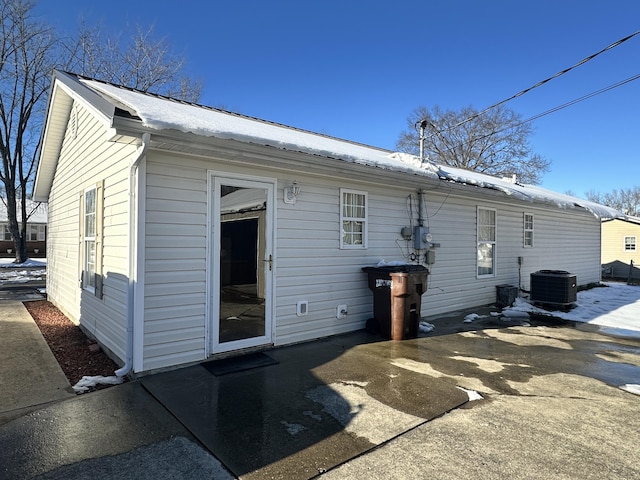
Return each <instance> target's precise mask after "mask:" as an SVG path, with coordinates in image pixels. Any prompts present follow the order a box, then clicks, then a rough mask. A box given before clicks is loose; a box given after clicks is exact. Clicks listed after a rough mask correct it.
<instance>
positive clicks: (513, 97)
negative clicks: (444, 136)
mask: <svg viewBox="0 0 640 480" xmlns="http://www.w3.org/2000/svg"><path fill="white" fill-rule="evenodd" d="M636 35H640V30H638V31H636V32H634V33H632V34H631V35H627V36H626V37H624V38H621V39H620V40H618V41H616V42H613V43H612V44H611V45H609V46H607V47H605V48H603V49H602V50H600V51H599V52H596V53H594V54H592V55H589V56H588V57H585V58H583V59H582V60H580V61H579V62H578V63H576V64H574V65H572V66H570V67H568V68H565V69H564V70H560V71H559V72H558V73H556V74H555V75H552V76H550V77H548V78H545V79H544V80H542V81H540V82H538V83H536V84H535V85H532V86H531V87H529V88H525V89H524V90H521V91H520V92H518V93H516V94H515V95H512V96H510V97H509V98H506V99H504V100H501V101H499V102H498V103H494V104H493V105H491V106H490V107H487V108H485V109H484V110H482V111H481V112H478V113H476V114H475V115H472V116H470V117H469V118H466V119H465V120H462V121H461V122H458V123H457V124H456V125H453V126H451V127H448V128H446V129H444V130H440V131H439V133H440V132H442V131H446V130H451V129H453V128H457V127H459V126H461V125H464V124H465V123H467V122H470V121H471V120H474V119H476V118H478V117H479V116H481V115H484V114H485V113H487V112H488V111H489V110H491V109H492V108H496V107H498V106H500V105H503V104H505V103H507V102H510V101H511V100H513V99H515V98H518V97H521V96H522V95H524V94H525V93H528V92H530V91H531V90H533V89H535V88H538V87H541V86H542V85H544V84H545V83H548V82H550V81H551V80H553V79H555V78H558V77H560V76H562V75H564V74H565V73H568V72H570V71H571V70H573V69H575V68H577V67H579V66H581V65H584V64H585V63H587V62H589V61H591V60H593V59H594V58H596V57H597V56H598V55H601V54H603V53H604V52H607V51H609V50H611V49H613V48H615V47H617V46H618V45H621V44H623V43H624V42H626V41H628V40H630V39H631V38H633V37H635V36H636Z"/></svg>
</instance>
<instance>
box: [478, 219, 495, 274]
mask: <svg viewBox="0 0 640 480" xmlns="http://www.w3.org/2000/svg"><path fill="white" fill-rule="evenodd" d="M477 227H478V230H477V245H478V264H477V265H478V268H477V272H478V277H493V276H495V274H496V211H495V210H494V209H491V208H482V207H478V212H477Z"/></svg>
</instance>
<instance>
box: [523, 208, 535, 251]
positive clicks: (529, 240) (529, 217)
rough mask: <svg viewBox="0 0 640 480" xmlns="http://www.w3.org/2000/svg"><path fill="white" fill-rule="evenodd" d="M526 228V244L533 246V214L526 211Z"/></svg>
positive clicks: (524, 224)
mask: <svg viewBox="0 0 640 480" xmlns="http://www.w3.org/2000/svg"><path fill="white" fill-rule="evenodd" d="M523 228H524V246H525V247H528V248H532V247H533V214H531V213H525V214H524V220H523Z"/></svg>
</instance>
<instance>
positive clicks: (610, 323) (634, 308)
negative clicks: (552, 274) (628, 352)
mask: <svg viewBox="0 0 640 480" xmlns="http://www.w3.org/2000/svg"><path fill="white" fill-rule="evenodd" d="M603 285H605V286H604V287H598V288H592V289H590V290H585V291H582V292H578V301H577V302H576V306H575V307H574V308H572V309H570V310H568V311H566V312H565V311H553V312H550V311H549V310H544V309H542V308H538V307H536V306H534V305H531V304H530V303H529V302H527V301H526V300H525V299H522V298H518V299H516V303H515V305H514V306H513V307H509V308H505V309H504V310H503V311H502V313H503V314H504V315H507V316H509V315H510V314H511V313H516V314H517V313H520V312H522V313H540V314H546V315H553V316H554V317H558V318H562V319H564V320H572V321H576V322H584V323H590V324H593V325H599V326H602V327H607V328H610V329H615V333H619V334H622V335H625V336H632V337H637V338H640V286H633V285H627V284H624V283H615V282H608V283H603ZM603 331H607V330H606V328H605V329H603ZM612 331H613V330H612Z"/></svg>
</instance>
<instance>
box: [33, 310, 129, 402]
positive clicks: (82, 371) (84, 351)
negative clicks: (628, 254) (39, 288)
mask: <svg viewBox="0 0 640 480" xmlns="http://www.w3.org/2000/svg"><path fill="white" fill-rule="evenodd" d="M24 306H25V307H26V308H27V310H28V311H29V313H30V314H31V316H32V317H33V319H34V320H35V322H36V325H38V328H40V331H41V332H42V336H43V337H44V338H45V340H46V341H47V343H48V344H49V348H50V349H51V351H52V352H53V355H54V356H55V357H56V360H58V363H59V364H60V367H61V368H62V371H63V372H64V374H65V375H66V376H67V378H68V379H69V383H71V385H75V384H76V383H78V381H79V380H80V379H81V378H82V377H83V376H95V375H102V376H105V377H110V376H113V375H114V372H115V371H116V370H117V369H118V368H119V367H118V365H116V363H115V362H114V361H113V360H111V359H110V358H109V357H108V356H107V355H106V354H105V353H104V352H103V351H102V350H101V349H100V348H99V347H98V345H97V344H96V343H95V342H94V341H92V340H91V339H89V338H88V337H87V336H86V335H85V334H84V333H82V330H80V328H79V327H78V326H76V325H75V324H74V323H73V322H72V321H71V320H69V319H68V318H67V317H66V316H65V315H64V314H63V313H62V312H61V311H60V310H58V309H57V308H56V307H55V306H54V305H53V304H52V303H51V302H48V301H46V300H37V301H33V302H24ZM106 386H107V385H99V386H97V387H96V390H99V389H101V388H105V387H106Z"/></svg>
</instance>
